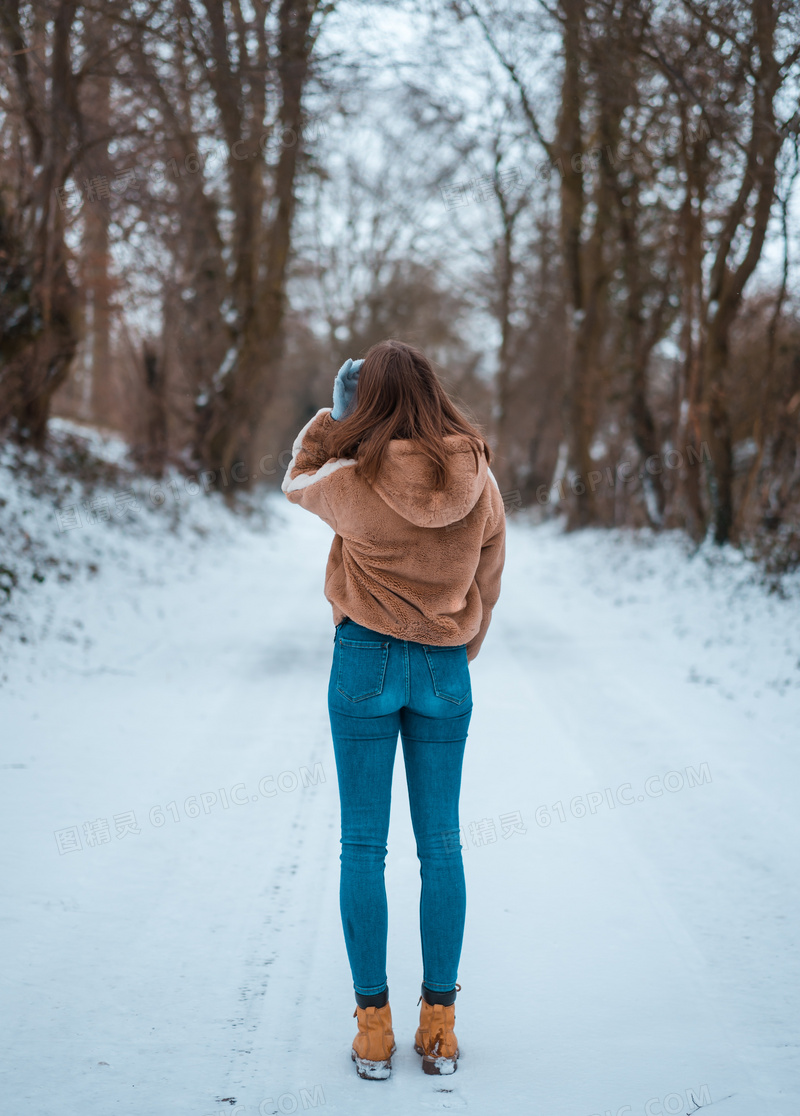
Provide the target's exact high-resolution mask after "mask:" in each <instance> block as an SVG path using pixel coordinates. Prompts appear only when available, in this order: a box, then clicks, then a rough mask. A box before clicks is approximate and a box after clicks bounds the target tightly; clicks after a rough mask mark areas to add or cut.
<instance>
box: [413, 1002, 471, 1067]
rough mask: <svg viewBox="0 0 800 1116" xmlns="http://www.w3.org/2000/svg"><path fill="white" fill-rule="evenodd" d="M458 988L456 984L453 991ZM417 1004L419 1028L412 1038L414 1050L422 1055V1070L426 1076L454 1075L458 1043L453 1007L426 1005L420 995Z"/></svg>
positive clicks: (454, 1007)
mask: <svg viewBox="0 0 800 1116" xmlns="http://www.w3.org/2000/svg"><path fill="white" fill-rule="evenodd" d="M460 990H461V985H460V984H457V985H456V991H460ZM417 1003H421V1004H422V1007H421V1008H420V1011H419V1027H417V1033H416V1035H415V1037H414V1049H415V1050H416V1052H417V1054H421V1055H422V1068H423V1070H424V1071H425V1073H436V1074H446V1073H455V1072H456V1064H457V1062H458V1055H459V1049H458V1040H457V1039H456V1036H455V1032H454V1031H453V1024H454V1023H455V1019H456V1005H455V1004H451V1005H450V1006H449V1007H444V1006H443V1005H442V1004H429V1003H428V1002H427V1000H425V999H424V998H423V997H422V996H420V998H419V1000H418V1001H417Z"/></svg>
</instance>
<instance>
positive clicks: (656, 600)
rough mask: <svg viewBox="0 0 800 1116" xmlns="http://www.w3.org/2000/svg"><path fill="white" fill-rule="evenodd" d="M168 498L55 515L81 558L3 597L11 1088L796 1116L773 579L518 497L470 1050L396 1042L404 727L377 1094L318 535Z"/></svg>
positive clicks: (494, 700)
mask: <svg viewBox="0 0 800 1116" xmlns="http://www.w3.org/2000/svg"><path fill="white" fill-rule="evenodd" d="M166 511H167V508H166V507H161V508H158V509H155V510H153V511H152V513H151V512H150V511H148V512H147V516H146V517H145V516H140V522H139V524H138V526H136V527H133V526H131V527H130V528H126V527H124V526H121V525H120V524H122V522H123V520H122V517H118V522H116V523H115V522H114V520H113V519H108V520H101V521H98V522H96V523H95V524H93V525H91V526H86V527H84V528H80V529H73V530H70V531H69V532H65V533H61V534H63V535H64V537H66V536H67V535H68V537H69V539H70V542H69V543H68V544H67V545H69V546H72V547H75V548H76V549H78V548H86V551H87V554H88V552H89V551H90V550H93V551H96V554H95V557H94V558H93V559H92V561H93V562H94V564H95V565H96V567H97V570H96V572H95V573H92V572H91V571H89V572H86V569H87V567H86V563H84V564H83V565H82V567H81V568H82V569H83V570H84V572H79V571H76V572H75V574H74V576H73V578H72V580H71V581H69V582H63V583H59V582H58V580H57V578H53V579H46V580H45V581H44V582H43V583H38V582H36V583H34V584H35V591H34V592H30V593H25V594H24V596H20V595H17V597H16V598H15V597H14V596H12V598H11V600H10V602H9V607H10V608H11V607H16V608H17V610H18V616H17V619H16V620H14V621H11V622H9V623H8V625H7V626H6V627H5V628H4V630H3V633H2V635H1V636H0V638H3V639H4V638H5V637H6V636H10V637H13V636H14V634H15V633H16V635H18V634H20V632H21V630H22V625H23V622H24V625H25V626H26V627H27V629H28V631H29V632H30V633H31V634H30V638H29V640H28V642H27V643H21V642H20V641H19V639H18V638H8V639H7V640H6V643H5V649H4V654H5V662H4V664H3V670H2V672H0V673H4V674H5V676H6V680H5V682H4V684H3V686H2V688H0V725H2V730H1V731H2V744H3V747H2V755H3V758H2V765H3V766H2V771H0V776H2V782H3V786H4V789H5V792H6V793H5V795H4V803H5V808H4V810H3V821H2V824H3V827H4V829H5V830H6V832H5V834H4V839H3V841H2V854H0V855H2V859H3V876H4V880H5V881H6V887H5V892H6V896H7V903H6V905H5V910H4V916H5V917H4V921H3V923H2V931H1V932H0V948H2V955H3V956H4V958H7V959H12V960H11V961H10V962H9V961H7V963H6V966H5V972H4V976H3V998H2V1000H3V1011H4V1018H5V1019H6V1021H7V1027H6V1032H7V1041H6V1047H7V1053H6V1057H5V1058H4V1059H3V1061H2V1070H1V1071H0V1072H1V1076H0V1096H2V1097H3V1100H4V1104H3V1108H4V1110H5V1109H6V1108H7V1110H8V1111H9V1112H14V1111H31V1112H48V1111H51V1110H57V1111H58V1112H59V1113H60V1114H61V1116H79V1114H80V1116H88V1114H91V1116H94V1114H97V1116H101V1114H104V1113H106V1112H109V1111H114V1112H118V1113H125V1114H128V1113H129V1114H131V1116H143V1114H144V1113H150V1112H168V1113H170V1114H173V1113H174V1114H176V1116H177V1114H181V1116H182V1114H184V1113H185V1114H187V1116H189V1114H191V1116H205V1114H208V1113H213V1112H231V1111H233V1112H239V1113H242V1114H247V1116H250V1114H255V1113H259V1114H262V1116H266V1114H268V1113H273V1112H277V1113H282V1112H294V1111H297V1112H299V1111H305V1110H306V1109H310V1108H319V1109H321V1111H322V1112H324V1113H328V1112H329V1113H347V1114H353V1113H356V1114H359V1113H364V1114H366V1113H370V1114H371V1113H374V1112H375V1111H378V1110H379V1111H381V1112H383V1113H386V1114H387V1116H389V1114H394V1113H397V1114H398V1116H400V1114H402V1116H407V1114H408V1112H409V1111H415V1110H418V1109H420V1108H421V1109H431V1108H433V1109H437V1108H441V1109H454V1108H462V1109H465V1108H469V1109H471V1110H472V1111H474V1112H476V1113H479V1114H480V1116H484V1114H489V1113H494V1112H497V1111H503V1112H510V1113H520V1114H525V1116H528V1114H531V1113H533V1114H537V1116H538V1114H541V1116H562V1114H563V1116H592V1114H595V1113H597V1114H601V1116H602V1114H605V1113H612V1114H615V1116H616V1114H619V1116H640V1114H642V1116H662V1114H663V1113H667V1114H673V1116H676V1114H677V1113H683V1112H691V1111H693V1110H695V1109H696V1108H697V1107H698V1106H703V1107H709V1106H713V1108H712V1111H719V1112H720V1113H727V1114H731V1116H745V1114H746V1116H794V1114H795V1113H796V1112H797V1111H798V1105H800V1070H799V1069H798V1060H797V1051H798V1047H799V1046H800V1024H799V1022H798V1021H799V1020H800V1012H798V985H799V983H800V982H799V981H798V977H800V972H799V971H798V970H799V969H800V965H799V964H798V945H797V940H796V926H797V924H798V916H799V915H800V909H798V908H799V906H800V904H798V898H797V885H796V880H797V875H798V822H797V811H796V807H795V801H794V797H795V790H796V787H797V785H798V768H799V767H800V759H798V753H797V743H798V725H800V684H799V683H800V669H799V664H800V623H798V620H799V619H800V603H798V598H797V596H792V595H790V596H789V598H788V599H785V600H781V599H779V598H778V597H777V596H776V595H769V594H768V593H767V592H766V590H765V589H764V588H763V587H761V586H760V585H758V584H757V583H756V579H755V578H754V576H753V568H752V567H749V566H748V565H747V564H746V563H744V562H740V561H739V560H738V559H737V557H736V556H735V554H725V555H722V556H712V559H713V560H712V559H709V558H707V557H706V556H705V552H701V553H700V554H697V555H696V556H695V557H694V558H693V559H689V558H688V557H687V554H686V552H685V549H684V546H683V544H682V543H681V541H680V540H679V539H677V538H670V537H661V538H653V539H648V538H646V537H642V538H640V539H639V541H635V540H633V539H631V538H630V537H627V536H625V535H623V534H619V533H613V534H603V533H601V532H588V533H585V534H582V535H577V536H569V537H567V536H563V535H560V534H559V533H558V532H557V530H556V529H555V528H554V527H551V526H544V527H538V528H532V527H531V526H529V525H527V524H526V523H525V522H524V521H523V518H522V517H521V516H519V515H513V516H511V517H510V520H509V539H508V561H507V567H506V573H505V577H504V586H503V595H502V597H501V600H500V604H499V605H498V608H497V610H496V613H495V618H494V622H493V627H492V629H491V631H490V633H489V636H488V637H487V640H486V643H485V645H484V649H483V650H482V652H481V655H480V656H479V657H478V659H477V660H476V661H475V663H474V664H473V667H472V674H473V686H474V697H475V713H474V717H473V722H472V726H471V729H470V738H469V741H468V745H467V757H466V761H465V769H464V787H463V793H462V803H461V816H462V824H463V836H462V843H463V845H464V850H465V851H464V859H465V865H466V870H467V886H468V925H467V935H466V939H465V943H464V953H463V957H462V966H461V971H460V974H459V980H460V983H461V984H462V989H463V990H462V992H461V994H460V997H459V1001H458V1005H457V1025H456V1030H457V1033H458V1036H459V1040H460V1043H461V1046H462V1050H463V1056H462V1061H461V1062H460V1065H459V1070H458V1073H457V1074H456V1075H455V1077H452V1078H448V1079H443V1080H441V1081H436V1080H434V1079H429V1078H425V1077H424V1076H423V1074H422V1072H421V1069H420V1066H419V1060H418V1057H417V1056H416V1055H415V1054H414V1053H413V1051H412V1049H411V1042H412V1039H413V1033H414V1027H415V1025H416V1019H417V1015H416V1013H417V1006H416V1004H417V998H418V995H419V980H420V964H419V939H418V887H419V874H418V864H417V861H416V857H415V854H414V843H413V835H412V831H411V823H410V819H409V816H408V806H407V800H406V796H405V785H404V775H403V767H402V762H401V759H400V756H399V747H398V766H397V768H396V773H395V775H396V782H395V796H394V810H393V820H392V830H391V833H390V846H389V850H390V851H389V858H388V865H387V886H388V891H389V904H390V920H391V929H390V942H389V984H390V989H391V1003H392V1009H393V1015H394V1023H395V1032H396V1035H397V1041H398V1053H397V1055H396V1056H395V1069H394V1073H393V1076H392V1078H391V1080H390V1081H388V1082H364V1081H361V1080H360V1079H358V1078H357V1077H356V1075H355V1072H354V1070H353V1066H352V1063H351V1061H350V1059H349V1045H350V1042H351V1040H352V1037H353V1034H354V1033H355V1020H354V1019H353V1018H352V1010H353V1000H352V992H351V983H350V975H349V970H348V968H347V961H346V956H345V951H344V943H343V938H342V932H341V927H340V925H339V916H338V855H339V846H338V798H337V794H336V773H335V767H334V764H333V753H332V748H331V745H330V737H329V729H328V723H327V711H326V705H325V697H326V687H327V673H328V669H329V666H330V655H331V651H332V634H333V632H332V626H331V617H330V607H329V606H328V604H327V602H326V601H325V600H324V597H323V596H322V581H323V571H324V565H325V556H326V553H327V546H328V543H329V540H330V531H329V530H328V528H327V527H326V526H325V525H324V524H322V523H320V522H318V521H316V520H314V519H313V518H312V517H311V516H309V515H306V514H304V513H303V512H301V511H300V510H299V509H293V508H291V507H289V506H288V504H286V502H285V500H284V499H283V497H281V496H279V495H277V494H276V495H274V496H270V497H268V498H266V500H265V515H264V517H263V519H262V520H260V521H257V520H255V519H250V520H240V519H237V518H234V517H232V516H230V515H229V513H227V512H226V511H225V510H224V509H223V508H222V507H221V504H220V503H219V502H217V501H208V500H205V499H203V498H202V497H197V499H196V500H195V501H194V503H192V504H190V505H187V506H186V508H185V514H184V516H182V517H181V519H180V521H178V522H177V523H176V524H175V525H174V527H173V526H170V525H169V523H168V520H167V518H166V516H165V515H164V513H165V512H166ZM32 514H33V515H34V516H35V515H36V514H39V513H36V512H34V513H32ZM159 516H163V518H159ZM34 522H35V520H34ZM40 531H41V532H44V527H41V526H40ZM31 534H32V537H33V535H35V534H36V532H31ZM76 562H77V559H76ZM15 600H16V604H15Z"/></svg>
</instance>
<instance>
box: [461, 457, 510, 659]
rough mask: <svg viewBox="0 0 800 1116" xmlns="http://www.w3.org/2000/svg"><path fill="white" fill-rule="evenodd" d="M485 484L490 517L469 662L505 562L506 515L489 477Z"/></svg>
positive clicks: (488, 618) (481, 636)
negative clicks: (478, 618)
mask: <svg viewBox="0 0 800 1116" xmlns="http://www.w3.org/2000/svg"><path fill="white" fill-rule="evenodd" d="M488 483H489V484H490V485H491V515H490V516H489V518H488V519H487V521H486V528H485V530H484V538H483V545H482V546H481V556H480V558H479V560H478V569H477V570H476V571H475V581H476V584H477V586H478V592H479V593H480V598H481V608H482V616H481V626H480V628H479V629H478V632H477V634H476V635H474V636H473V637H472V639H471V640H470V641H469V643H468V644H467V660H468V661H469V662H471V661H472V660H473V659H474V658H475V656H476V655H477V654H478V652H479V651H480V649H481V644H482V643H483V640H484V637H485V636H486V632H487V631H488V630H489V624H490V623H491V621H492V609H493V608H494V606H495V605H496V604H497V600H498V598H499V596H500V577H501V574H502V572H503V566H504V564H505V560H506V511H505V507H504V506H503V497H502V496H501V495H500V489H499V488H498V487H497V482H496V481H495V479H494V477H493V476H492V475H491V474H490V476H489V481H488Z"/></svg>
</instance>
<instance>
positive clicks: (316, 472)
mask: <svg viewBox="0 0 800 1116" xmlns="http://www.w3.org/2000/svg"><path fill="white" fill-rule="evenodd" d="M335 421H336V420H335V419H333V418H331V409H330V407H323V408H322V409H321V410H320V411H317V413H316V415H315V416H314V417H313V418H312V419H311V420H310V421H309V422H308V423H306V425H305V426H304V427H303V429H302V430H301V431H300V433H299V434H298V435H297V438H296V439H295V443H294V446H293V447H292V460H291V461H290V462H289V468H288V469H287V470H286V476H285V477H284V478H283V483H282V485H281V489H282V491H283V492H284V493H285V494H286V496H287V497H288V498H289V500H291V502H292V503H293V504H302V506H303V507H304V508H306V509H307V510H308V511H311V512H314V513H315V514H316V515H318V516H320V518H322V519H324V520H325V522H326V523H328V524H329V525H330V526H331V527H332V528H333V530H334V531H335V532H336V537H335V538H334V540H333V544H332V546H331V551H330V555H329V557H328V566H327V570H326V574H325V596H326V597H327V599H328V600H329V601H330V603H331V605H332V607H333V622H334V624H339V623H341V621H342V620H343V619H344V618H345V616H348V617H349V618H350V619H351V620H354V621H355V623H356V624H362V625H363V626H364V627H366V628H371V629H372V630H373V631H377V632H381V633H383V634H384V635H391V636H394V637H395V638H396V639H409V640H412V641H414V642H416V643H430V644H436V645H438V646H442V647H457V646H459V645H460V644H462V643H466V645H467V658H468V659H470V660H471V659H474V658H475V656H476V655H477V654H478V651H479V650H480V646H481V644H482V643H483V639H484V636H485V635H486V631H487V629H488V627H489V622H490V620H491V618H492V609H493V608H494V605H495V603H496V601H497V598H498V596H499V595H500V575H501V573H502V570H503V563H504V561H505V537H506V535H505V529H506V524H505V509H504V507H503V499H502V497H501V495H500V490H499V488H498V487H497V481H496V480H495V478H494V476H493V474H492V472H491V470H490V469H489V466H488V463H487V461H486V456H485V455H484V454H483V453H481V455H480V458H479V465H478V467H477V470H476V464H475V455H474V453H473V451H472V448H471V446H470V444H469V442H468V440H467V439H466V438H465V437H463V436H462V435H460V434H449V435H447V436H446V437H445V439H444V442H445V446H446V448H447V450H448V469H449V482H448V485H447V487H446V488H445V490H444V491H441V492H436V491H435V490H434V489H433V485H432V465H431V461H430V458H428V456H427V455H426V454H424V453H422V452H421V451H420V450H419V449H418V448H417V447H416V446H415V444H414V443H413V442H412V441H410V440H407V439H404V438H396V439H393V440H392V441H391V442H389V444H388V447H387V450H386V453H385V455H384V459H383V463H382V465H381V469H380V472H379V474H378V476H377V478H376V480H375V482H374V484H370V483H369V482H368V481H367V480H365V479H364V478H363V477H360V476H358V474H357V473H356V471H355V468H354V466H355V464H356V462H355V460H353V459H352V458H345V457H342V458H333V457H332V458H330V459H328V458H327V455H326V453H325V450H324V449H323V444H324V437H325V434H326V432H327V431H328V430H329V429H330V428H331V425H332V424H333V423H334V422H335Z"/></svg>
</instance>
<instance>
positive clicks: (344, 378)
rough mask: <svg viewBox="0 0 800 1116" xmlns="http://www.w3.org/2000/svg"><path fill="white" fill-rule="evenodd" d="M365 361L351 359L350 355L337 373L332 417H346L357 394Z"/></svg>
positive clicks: (334, 383)
mask: <svg viewBox="0 0 800 1116" xmlns="http://www.w3.org/2000/svg"><path fill="white" fill-rule="evenodd" d="M363 363H364V361H363V360H350V358H349V357H348V359H347V360H346V361H345V362H344V364H343V365H342V367H341V368H340V369H339V371H338V372H337V373H336V379H335V380H334V381H333V410H332V411H331V418H333V419H340V418H344V416H345V414H346V413H347V410H348V408H349V407H350V405H351V403H352V402H353V399H354V397H355V394H356V384H357V383H358V374H359V372H360V371H361V365H362V364H363Z"/></svg>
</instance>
